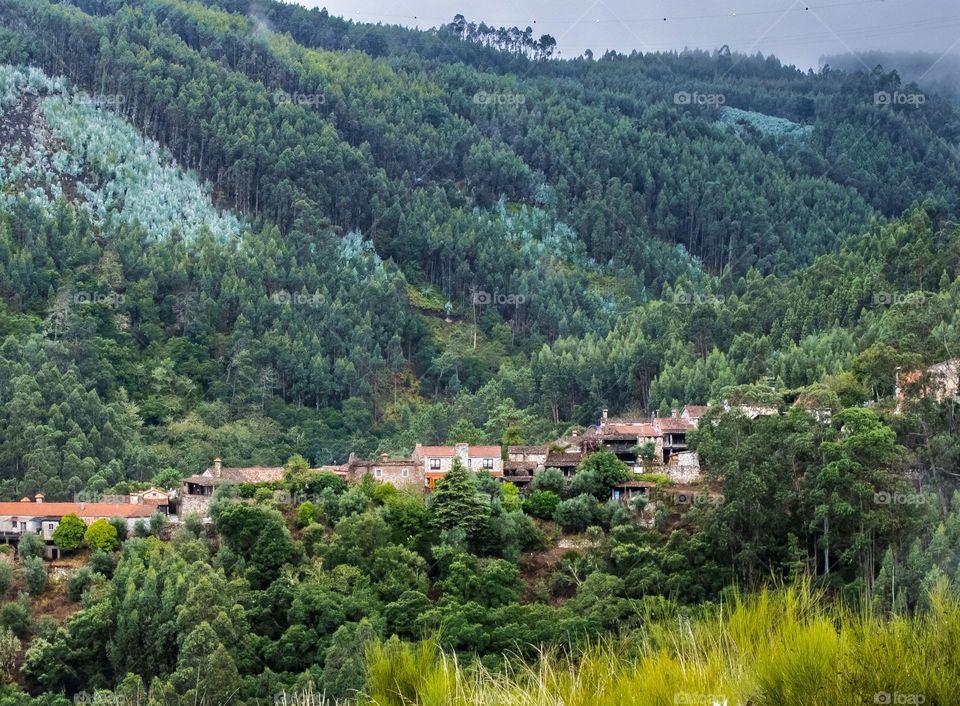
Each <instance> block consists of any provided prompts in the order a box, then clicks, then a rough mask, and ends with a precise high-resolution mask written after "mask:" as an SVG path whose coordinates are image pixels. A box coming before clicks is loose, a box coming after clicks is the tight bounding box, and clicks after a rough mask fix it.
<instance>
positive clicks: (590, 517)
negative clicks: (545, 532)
mask: <svg viewBox="0 0 960 706" xmlns="http://www.w3.org/2000/svg"><path fill="white" fill-rule="evenodd" d="M554 519H555V520H556V521H557V524H558V525H560V527H561V529H563V530H564V531H565V532H582V531H583V530H585V529H586V528H587V527H590V526H591V525H595V524H597V522H599V520H600V504H599V503H598V502H597V499H596V498H595V497H593V496H592V495H578V496H577V497H575V498H571V499H570V500H564V501H563V502H561V503H560V504H559V505H557V509H556V512H555V513H554Z"/></svg>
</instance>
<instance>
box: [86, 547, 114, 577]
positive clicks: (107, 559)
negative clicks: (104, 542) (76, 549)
mask: <svg viewBox="0 0 960 706" xmlns="http://www.w3.org/2000/svg"><path fill="white" fill-rule="evenodd" d="M88 566H89V567H90V570H91V571H92V572H93V573H95V574H103V575H104V576H106V577H107V578H110V577H111V576H113V570H114V568H115V567H116V565H115V564H114V562H113V556H111V555H110V554H109V553H108V552H105V551H103V550H102V549H97V550H96V551H94V552H93V554H91V555H90V563H89V564H88Z"/></svg>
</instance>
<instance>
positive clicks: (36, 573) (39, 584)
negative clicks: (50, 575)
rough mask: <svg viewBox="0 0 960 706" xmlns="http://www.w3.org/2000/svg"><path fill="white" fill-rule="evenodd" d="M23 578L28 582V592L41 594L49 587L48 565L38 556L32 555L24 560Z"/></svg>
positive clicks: (32, 594) (34, 594) (35, 594)
mask: <svg viewBox="0 0 960 706" xmlns="http://www.w3.org/2000/svg"><path fill="white" fill-rule="evenodd" d="M23 578H24V581H26V584H27V593H29V594H30V595H31V596H39V595H40V594H41V593H43V591H44V589H45V588H46V587H47V565H46V564H44V563H43V559H41V558H40V557H38V556H32V557H29V558H28V559H25V560H24V562H23Z"/></svg>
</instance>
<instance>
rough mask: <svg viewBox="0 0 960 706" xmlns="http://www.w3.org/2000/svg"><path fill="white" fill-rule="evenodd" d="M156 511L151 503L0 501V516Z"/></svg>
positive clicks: (115, 514) (118, 514)
mask: <svg viewBox="0 0 960 706" xmlns="http://www.w3.org/2000/svg"><path fill="white" fill-rule="evenodd" d="M156 511H157V508H156V505H153V504H143V505H141V504H134V503H48V502H42V503H25V502H23V501H21V502H15V503H12V502H0V516H11V517H63V516H64V515H69V514H70V513H71V512H72V513H74V514H75V515H77V516H78V517H150V515H152V514H153V513H154V512H156Z"/></svg>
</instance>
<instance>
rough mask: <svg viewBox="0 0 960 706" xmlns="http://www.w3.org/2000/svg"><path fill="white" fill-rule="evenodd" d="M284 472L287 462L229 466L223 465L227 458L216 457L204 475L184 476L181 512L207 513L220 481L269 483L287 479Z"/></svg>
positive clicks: (182, 515) (227, 483) (181, 513)
mask: <svg viewBox="0 0 960 706" xmlns="http://www.w3.org/2000/svg"><path fill="white" fill-rule="evenodd" d="M283 474H284V468H283V466H271V467H264V466H251V467H247V468H228V467H225V466H224V465H223V461H222V460H221V459H220V457H219V456H218V457H217V458H215V459H214V460H213V465H212V466H210V467H209V468H208V469H207V470H205V471H204V472H203V473H201V474H200V475H195V476H188V477H186V478H184V479H183V492H182V493H181V496H180V515H181V517H185V516H186V515H190V514H198V515H202V516H203V517H207V516H208V515H209V510H210V501H211V500H212V498H213V491H214V490H215V489H216V488H217V487H218V486H220V485H236V484H239V483H269V482H270V481H278V480H283Z"/></svg>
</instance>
